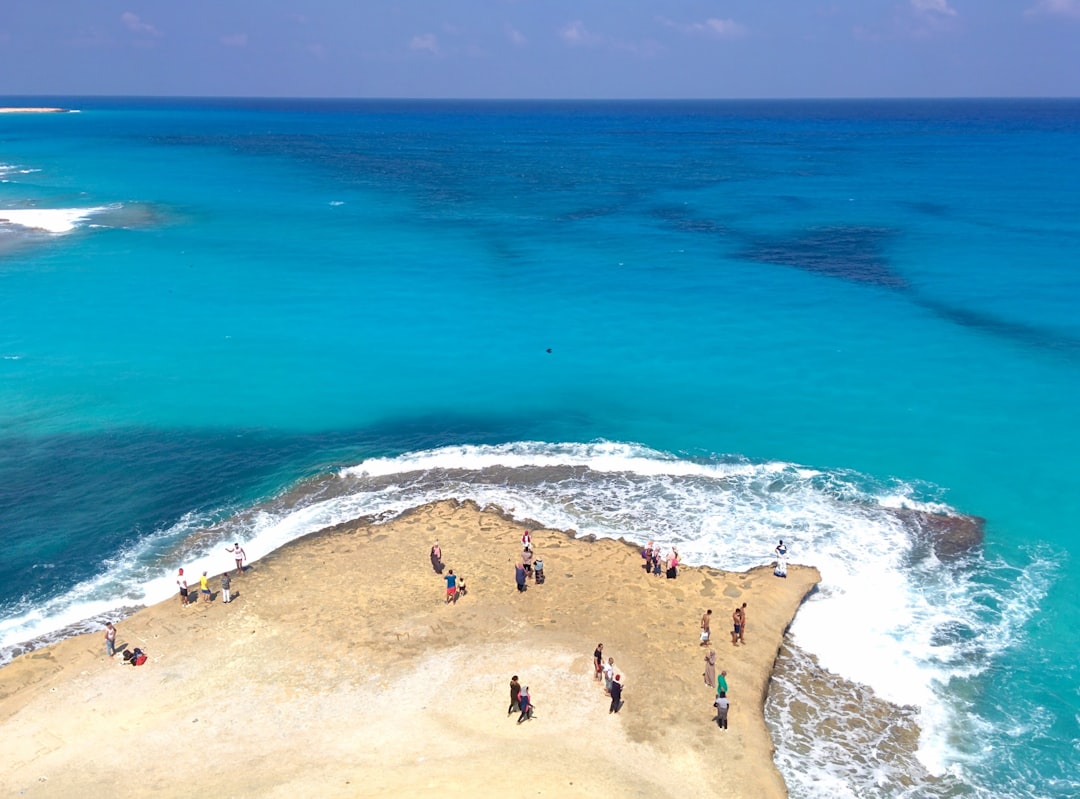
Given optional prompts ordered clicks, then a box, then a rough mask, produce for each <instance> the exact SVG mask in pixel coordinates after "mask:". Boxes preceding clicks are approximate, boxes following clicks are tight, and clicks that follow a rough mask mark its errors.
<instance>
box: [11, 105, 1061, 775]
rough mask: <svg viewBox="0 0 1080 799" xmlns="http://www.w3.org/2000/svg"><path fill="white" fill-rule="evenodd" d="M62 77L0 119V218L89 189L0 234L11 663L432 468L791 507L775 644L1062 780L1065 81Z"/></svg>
mask: <svg viewBox="0 0 1080 799" xmlns="http://www.w3.org/2000/svg"><path fill="white" fill-rule="evenodd" d="M61 102H62V104H65V105H69V106H72V107H77V108H79V109H80V113H78V114H66V115H45V116H10V115H8V116H5V117H4V118H2V119H0V165H3V166H0V180H3V181H4V182H2V183H0V209H8V210H10V209H19V210H24V211H25V210H27V209H38V210H40V209H51V210H54V211H55V209H91V208H93V209H104V210H98V211H95V212H93V213H88V214H87V215H86V216H85V217H84V218H83V219H82V220H81V221H79V222H77V223H75V224H74V227H73V228H72V229H71V230H69V231H63V232H51V233H50V232H44V231H40V230H34V229H32V227H28V226H27V225H12V224H8V225H4V224H0V357H2V359H0V531H2V532H0V535H2V536H3V542H4V548H3V554H2V555H0V567H2V568H3V571H4V573H5V574H6V575H8V576H9V579H8V580H6V581H5V582H4V583H3V584H2V585H0V646H3V647H5V648H6V650H7V651H8V652H11V651H17V649H18V648H19V647H21V646H22V645H23V644H24V643H25V642H26V641H28V640H31V639H35V638H39V637H42V636H46V637H47V636H50V635H55V634H62V632H63V631H64V630H71V629H78V628H79V625H80V624H82V623H83V621H82V620H84V619H88V618H89V619H94V618H98V617H100V615H101V614H105V613H109V612H111V611H112V610H113V609H115V608H117V607H126V606H133V605H137V604H140V603H141V602H145V601H150V600H153V599H158V598H161V597H163V596H165V595H167V594H168V593H169V587H170V586H171V584H172V583H171V579H170V577H169V575H170V574H171V573H172V572H173V570H174V569H175V567H176V565H177V564H178V563H185V564H194V563H206V564H208V565H210V566H214V567H216V566H217V565H218V564H217V563H216V561H215V560H214V558H220V556H221V553H220V552H219V551H218V550H219V547H217V544H218V543H220V542H222V541H231V540H233V538H234V537H241V536H242V537H243V538H244V540H245V542H250V545H249V544H248V543H245V547H246V549H247V551H248V552H249V553H260V552H265V551H267V550H268V549H270V548H272V547H273V546H276V545H279V544H280V543H283V542H284V541H285V540H288V539H289V538H290V537H295V536H296V535H299V534H301V533H302V532H304V531H306V530H307V529H309V528H310V527H311V526H312V525H316V524H322V523H331V522H333V521H335V520H341V519H344V518H348V517H349V514H353V515H355V514H357V513H361V512H362V513H372V514H378V513H384V512H386V513H388V512H393V510H394V509H395V508H400V507H402V506H403V505H402V503H405V502H406V501H408V502H415V501H423V500H425V499H427V498H430V497H434V496H439V495H450V494H452V495H458V496H462V497H464V496H475V497H478V498H481V499H484V500H485V501H497V502H499V503H500V504H502V505H503V506H504V507H515V508H517V509H518V510H517V512H518V513H519V515H521V516H522V517H523V518H524V517H526V516H529V515H531V517H532V518H536V519H540V520H541V521H543V522H544V523H546V524H550V525H553V526H555V525H557V526H567V527H573V528H574V529H578V530H580V531H582V532H596V533H597V534H612V535H616V534H621V535H627V536H628V537H631V538H635V537H636V538H640V539H642V540H645V539H648V538H654V537H664V538H665V540H666V541H669V542H676V541H677V542H679V543H680V550H681V551H683V553H684V555H686V554H688V553H689V555H690V556H691V557H693V558H696V559H697V560H698V561H699V562H711V563H715V564H716V565H720V566H727V567H740V568H741V567H744V566H747V565H752V564H753V563H758V562H767V561H768V556H769V554H770V553H771V550H772V546H773V545H775V541H772V538H774V537H775V536H776V535H779V536H780V537H783V538H785V539H786V540H789V541H793V542H794V543H793V547H792V555H793V559H794V560H795V561H797V562H809V563H815V564H817V565H822V564H829V566H828V568H826V567H825V566H823V573H824V576H825V583H824V584H823V592H822V593H823V595H824V596H823V597H821V598H820V599H819V600H815V602H812V603H811V604H809V605H808V606H807V607H806V609H805V610H806V612H805V613H803V614H801V615H800V620H799V621H798V623H797V624H796V627H795V628H794V630H793V634H794V638H795V640H796V642H797V643H799V645H800V646H802V647H803V648H804V649H806V650H807V651H809V652H811V653H812V654H814V655H815V656H817V657H819V658H820V659H821V662H822V663H823V664H824V665H826V666H827V667H829V668H831V669H833V670H835V671H837V672H839V673H841V674H844V676H847V677H849V678H851V679H856V680H861V681H863V682H867V683H868V684H871V685H872V686H873V687H874V688H875V690H876V691H878V693H879V694H881V695H882V696H885V697H886V698H889V699H892V700H893V701H896V702H899V703H911V704H916V705H919V706H920V707H921V708H922V716H921V719H920V723H921V724H922V726H923V728H924V735H923V739H922V740H923V747H922V751H921V753H920V754H921V758H922V760H923V762H924V764H925V765H926V766H927V768H928V769H929V771H932V772H935V773H943V774H945V775H946V777H947V778H948V779H950V780H956V781H957V783H956V784H959V785H961V786H968V788H967V789H965V790H970V791H973V792H975V793H976V794H978V795H986V796H996V795H1015V796H1069V795H1073V794H1074V793H1076V792H1077V791H1078V790H1080V786H1078V784H1077V780H1076V776H1075V773H1074V768H1073V766H1072V765H1071V764H1072V763H1074V762H1075V760H1076V758H1077V755H1078V752H1080V731H1078V726H1080V678H1078V675H1077V670H1076V665H1075V662H1074V661H1075V658H1074V656H1073V653H1074V652H1075V651H1076V649H1077V644H1078V643H1080V641H1078V635H1077V633H1076V632H1075V625H1074V624H1073V619H1074V618H1075V616H1076V614H1077V612H1078V610H1080V591H1078V590H1077V589H1078V582H1077V578H1076V577H1075V575H1074V574H1073V573H1072V571H1071V569H1070V565H1071V555H1070V552H1069V550H1070V546H1071V544H1072V542H1073V539H1074V537H1075V532H1074V528H1075V524H1074V522H1073V520H1074V519H1075V518H1077V510H1080V508H1078V507H1077V506H1078V498H1077V491H1076V490H1075V486H1076V479H1075V477H1074V470H1073V468H1072V458H1071V456H1072V454H1073V453H1074V452H1075V451H1077V448H1078V447H1077V445H1078V444H1080V440H1078V439H1080V430H1078V427H1077V425H1076V424H1075V422H1074V410H1073V409H1074V406H1075V404H1076V398H1077V387H1078V386H1080V317H1078V316H1077V314H1076V313H1075V308H1076V307H1077V300H1078V299H1080V272H1078V270H1077V255H1078V253H1080V221H1078V220H1080V192H1077V191H1076V186H1077V185H1080V181H1078V178H1080V155H1078V153H1080V147H1078V145H1080V127H1078V125H1077V123H1078V122H1080V103H1077V102H1073V101H1030V102H1021V101H1008V102H1006V101H996V102H981V101H978V102H977V101H964V102H944V101H941V102H916V101H904V102H899V101H896V102H869V101H868V102H854V101H851V102H820V103H801V102H787V103H777V102H760V103H636V104H626V103H573V104H567V103H541V104H536V103H516V104H515V103H487V104H483V103H435V102H432V103H416V102H366V103H361V102H355V103H347V102H314V101H309V102H300V101H195V100H192V101H149V100H147V101H118V100H88V99H79V100H70V101H61ZM55 103H56V100H55V98H52V99H50V101H49V104H55ZM5 104H6V103H5ZM3 217H4V213H3V211H0V218H3ZM43 218H44V219H46V221H47V222H48V224H49V225H50V226H52V227H54V228H56V227H62V225H58V224H57V223H56V219H57V217H56V215H55V214H53V215H51V216H50V215H46V216H45V217H43ZM549 349H550V352H548V350H549ZM574 442H576V443H574ZM596 442H619V443H613V444H610V445H609V444H597V443H596ZM356 464H361V466H359V467H358V469H356V470H350V469H347V468H346V467H350V466H354V465H356ZM545 468H551V469H557V470H558V469H570V470H571V471H573V473H574V474H575V475H576V476H577V478H579V479H575V480H569V481H568V480H564V479H562V478H560V479H555V478H554V477H552V474H551V473H549V472H545V471H543V470H544V469H545ZM574 470H576V471H574ZM582 470H584V472H582ZM560 474H561V473H560ZM582 475H584V476H582ZM440 492H441V493H440ZM897 505H907V506H909V507H918V508H923V509H929V510H933V511H947V512H959V513H966V514H972V515H976V516H981V517H984V518H985V519H986V543H985V551H984V552H983V553H981V554H979V555H977V556H973V557H970V558H967V559H964V560H963V561H962V562H960V563H941V562H939V561H937V560H936V559H935V558H932V557H930V558H926V557H922V556H917V555H918V548H917V546H916V545H915V544H914V543H913V542H912V541H911V540H910V535H909V534H908V533H907V532H905V531H904V530H902V529H899V528H897V526H896V524H895V521H894V519H893V518H892V517H891V516H890V515H889V514H888V512H887V511H888V509H889V508H893V507H896V506H897ZM525 508H528V509H529V510H528V513H526V512H525V511H524V510H523V509H525ZM657 508H663V509H665V510H666V513H665V514H663V515H660V514H658V513H657V510H656V509H657ZM868 538H870V539H872V540H873V541H874V542H875V544H873V545H869V544H868V543H867V540H868ZM878 542H882V543H881V546H878V545H877V543H878ZM226 560H227V559H226ZM830 570H831V571H830ZM868 576H869V577H873V578H875V579H877V580H878V581H879V582H884V583H887V584H888V585H889V586H890V589H889V590H887V591H883V592H882V593H881V594H880V595H877V596H874V597H872V598H871V600H870V604H871V606H870V607H868V606H867V602H866V601H858V602H857V601H856V600H858V599H861V600H865V595H864V594H863V593H861V592H862V591H863V588H864V580H865V579H866V578H867V577H868ZM874 603H877V604H878V605H879V607H876V608H875V607H873V604H874ZM837 618H844V620H845V624H847V625H853V627H852V629H855V630H857V631H861V632H862V638H860V639H859V640H860V641H861V642H863V643H864V644H865V642H866V641H871V642H872V644H871V645H869V646H860V647H859V648H858V650H857V649H856V648H855V646H854V645H853V644H852V643H851V641H847V642H846V643H845V641H843V640H839V639H837V638H836V637H830V633H829V631H828V630H827V629H826V628H828V627H829V626H830V625H829V620H830V619H831V620H832V623H833V626H835V620H836V619H837ZM882 619H889V620H890V621H889V623H888V624H885V623H883V622H882ZM860 625H861V626H860ZM949 625H953V626H952V627H950V626H949ZM956 625H961V626H962V627H963V629H964V630H966V632H964V633H963V634H962V635H960V636H959V639H957V640H952V639H950V642H949V643H948V644H947V645H943V644H942V643H941V640H942V633H941V631H942V630H944V629H954V628H955V627H956ZM935 634H936V635H937V637H935ZM945 637H946V638H947V637H948V636H945ZM865 650H869V651H865ZM883 674H887V675H889V678H888V679H884V680H883V679H881V677H880V675H883ZM875 675H878V676H877V677H875ZM878 683H887V684H878ZM791 746H795V744H791ZM780 749H781V753H780V757H779V760H778V762H780V763H781V767H782V768H783V769H785V774H786V776H787V777H788V781H789V784H791V785H792V791H793V794H795V795H805V796H811V795H840V794H841V793H842V791H843V790H848V791H850V792H851V793H852V795H860V796H864V795H901V794H902V789H901V788H899V787H896V785H893V784H892V783H888V782H887V781H886V784H885V785H884V786H882V785H880V784H877V783H874V782H873V778H872V777H867V776H866V775H862V776H860V775H857V774H856V775H849V776H848V777H846V778H845V779H847V780H848V782H847V783H846V784H845V786H841V788H838V787H837V786H836V785H834V784H831V783H830V784H829V786H827V787H826V786H825V785H824V783H821V782H814V781H813V780H810V781H807V782H806V784H803V782H800V781H799V780H797V779H795V778H794V777H793V775H792V773H791V772H792V769H793V767H792V766H791V765H790V764H788V765H785V761H784V760H783V755H784V751H785V744H783V743H781V746H780ZM792 751H793V750H792ZM860 780H863V781H862V782H860ZM866 780H869V781H866ZM952 784H953V783H950V785H952ZM927 790H929V789H927ZM815 791H816V792H817V793H815ZM924 793H925V792H924ZM913 795H919V794H918V793H916V794H913Z"/></svg>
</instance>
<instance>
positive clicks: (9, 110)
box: [0, 106, 71, 114]
mask: <svg viewBox="0 0 1080 799" xmlns="http://www.w3.org/2000/svg"><path fill="white" fill-rule="evenodd" d="M69 113H71V109H70V108H20V107H19V106H4V107H3V108H0V114H69Z"/></svg>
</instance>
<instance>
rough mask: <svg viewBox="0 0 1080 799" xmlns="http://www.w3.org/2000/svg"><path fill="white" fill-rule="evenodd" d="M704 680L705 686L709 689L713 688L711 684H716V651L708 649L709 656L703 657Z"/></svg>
mask: <svg viewBox="0 0 1080 799" xmlns="http://www.w3.org/2000/svg"><path fill="white" fill-rule="evenodd" d="M702 676H703V677H704V678H705V684H706V685H707V686H709V687H710V688H712V687H713V683H714V682H716V650H715V649H710V650H709V654H707V655H706V656H705V673H704V674H703V675H702Z"/></svg>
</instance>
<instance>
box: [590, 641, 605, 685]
mask: <svg viewBox="0 0 1080 799" xmlns="http://www.w3.org/2000/svg"><path fill="white" fill-rule="evenodd" d="M592 659H593V669H594V670H595V674H593V679H594V680H599V679H600V677H601V676H602V675H603V673H604V645H603V644H597V645H596V649H594V650H593V653H592Z"/></svg>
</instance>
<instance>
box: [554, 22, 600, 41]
mask: <svg viewBox="0 0 1080 799" xmlns="http://www.w3.org/2000/svg"><path fill="white" fill-rule="evenodd" d="M559 38H560V39H562V40H563V41H564V42H566V43H567V44H573V45H588V44H599V43H600V37H599V36H595V35H594V34H592V33H589V31H588V29H587V28H586V27H585V23H584V22H582V21H581V20H580V19H575V20H574V21H573V22H571V23H569V24H568V25H566V26H565V27H563V29H562V30H561V31H559Z"/></svg>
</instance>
